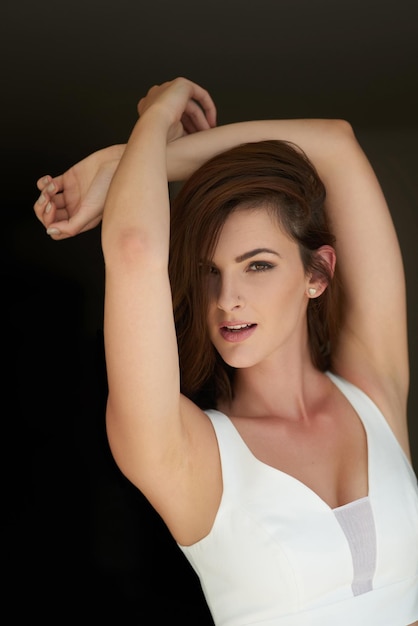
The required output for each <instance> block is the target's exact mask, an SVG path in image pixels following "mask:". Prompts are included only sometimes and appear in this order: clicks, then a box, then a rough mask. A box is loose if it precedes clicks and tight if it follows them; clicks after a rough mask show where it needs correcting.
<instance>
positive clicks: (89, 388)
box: [0, 0, 418, 626]
mask: <svg viewBox="0 0 418 626" xmlns="http://www.w3.org/2000/svg"><path fill="white" fill-rule="evenodd" d="M416 6H417V5H416V2H415V0H397V2H395V1H394V0H391V1H390V2H388V3H387V2H386V3H383V2H381V0H372V1H370V0H342V1H338V2H335V0H317V1H315V2H313V1H312V0H258V1H257V2H245V1H244V2H243V1H242V0H241V1H238V0H212V2H210V3H199V2H196V1H192V0H176V1H175V2H170V1H169V0H167V1H165V2H164V1H162V0H153V1H152V2H150V1H148V2H144V1H141V0H137V1H134V0H118V2H111V1H108V2H103V0H102V1H99V0H83V1H82V0H72V1H67V2H62V1H60V0H56V1H54V2H53V1H52V0H38V1H37V2H32V1H31V0H20V1H10V0H6V1H5V2H4V3H3V5H2V7H3V9H2V19H1V23H0V46H1V50H0V52H1V55H0V58H1V84H2V89H1V99H0V107H1V124H2V128H1V139H2V166H1V169H0V171H1V172H2V183H3V184H2V192H3V194H2V196H3V197H2V204H1V207H2V214H1V215H2V216H1V229H2V230H1V232H2V246H1V253H2V257H1V266H0V268H1V278H2V306H1V311H2V316H3V318H2V321H3V323H2V326H1V329H2V340H3V341H2V345H3V346H4V349H3V351H2V354H3V356H4V358H3V374H2V381H3V385H2V389H3V393H2V397H3V402H2V423H3V437H2V451H3V455H2V456H3V458H4V460H5V463H4V472H3V477H4V479H3V492H4V497H3V503H4V510H5V515H4V519H5V521H6V527H5V533H4V535H3V536H4V553H5V557H6V558H4V559H3V560H2V562H3V564H4V573H5V575H6V580H7V586H6V593H4V596H5V599H6V603H7V600H8V599H9V600H10V610H11V613H10V615H11V618H10V619H9V623H18V622H19V623H20V622H21V621H22V619H23V618H24V617H25V616H26V615H27V614H30V615H31V616H32V617H38V618H39V619H41V620H43V621H44V623H50V622H51V623H54V624H57V623H61V622H62V621H64V619H67V618H71V619H78V618H80V620H81V619H90V618H91V619H93V617H94V618H95V619H100V620H101V621H102V622H103V623H107V622H109V623H111V622H116V623H117V624H118V625H120V626H124V625H128V624H145V623H146V624H167V623H172V622H174V621H175V620H178V621H180V623H182V624H183V625H186V624H194V625H196V624H199V625H204V624H210V623H211V622H210V618H209V616H208V613H207V611H206V608H205V605H204V602H203V600H202V597H201V594H200V590H199V586H198V584H197V581H196V578H195V577H194V574H193V573H192V572H191V570H190V568H189V567H188V566H187V565H186V564H185V562H184V560H183V557H182V555H180V553H179V551H178V550H177V548H176V547H175V545H174V544H173V542H172V541H171V539H170V538H169V536H168V534H167V532H166V530H165V527H164V525H163V524H162V523H161V520H160V519H159V518H158V516H157V515H156V514H155V513H154V512H153V511H152V510H151V509H150V507H149V506H148V505H147V503H146V502H145V501H144V499H143V498H142V497H141V495H140V494H138V492H136V491H135V490H134V489H133V488H132V486H131V485H130V484H129V483H127V481H126V480H124V479H123V477H122V476H121V475H120V473H119V472H118V470H117V469H116V467H115V466H114V463H113V461H112V459H111V456H110V454H109V450H108V448H107V443H106V438H105V434H104V422H103V410H104V398H105V392H106V388H105V376H104V366H103V354H102V303H103V266H102V257H101V251H100V240H99V231H98V230H96V231H94V232H89V233H86V234H84V235H82V236H80V237H78V238H76V239H74V240H67V241H63V242H53V241H51V240H49V238H48V237H47V236H46V235H45V233H44V231H43V228H42V227H41V226H40V225H39V223H38V222H37V221H36V219H35V217H34V214H33V211H32V205H33V203H34V201H35V199H36V197H37V190H36V187H35V181H36V179H37V178H38V177H39V176H41V175H42V174H44V173H51V174H53V175H54V174H57V173H60V172H62V171H63V170H64V169H66V168H67V167H68V166H70V165H72V164H73V163H74V162H75V161H77V160H79V159H80V158H82V157H83V156H85V155H87V154H88V153H90V152H91V151H93V150H95V149H97V148H100V147H102V146H105V145H108V144H110V143H113V142H123V141H125V140H126V138H127V137H128V134H129V131H130V129H131V126H132V124H133V122H134V120H135V119H136V103H137V100H138V99H139V97H140V96H141V95H142V94H143V93H144V91H145V90H146V89H147V88H148V87H149V86H150V85H151V84H154V83H157V82H161V81H163V80H168V79H171V78H174V77H175V76H177V75H184V76H187V77H189V78H192V79H194V80H196V81H197V82H199V83H201V84H203V85H204V86H206V87H207V88H208V89H209V91H210V92H211V93H212V95H213V96H214V99H215V101H216V103H217V105H218V108H219V122H220V123H225V122H229V121H238V120H243V119H249V118H256V117H260V118H261V117H265V118H269V117H300V116H306V117H313V116H318V117H342V118H346V119H348V120H349V121H350V122H351V123H352V124H353V126H354V128H355V130H356V132H357V135H358V137H359V139H360V141H361V143H362V145H363V147H364V148H365V150H366V152H367V154H368V155H369V157H370V159H371V161H372V163H373V165H374V167H375V169H376V171H377V174H378V176H379V178H380V181H381V184H382V186H383V188H384V191H385V193H386V195H387V198H388V201H389V204H390V207H391V211H392V214H393V218H394V221H395V224H396V227H397V229H398V234H399V238H400V241H401V244H402V248H403V251H404V260H405V269H406V276H407V283H408V288H409V301H408V313H409V322H410V351H411V396H410V410H409V415H410V424H411V444H412V451H413V459H414V465H415V467H417V466H418V434H417V425H416V424H417V421H416V416H417V413H418V345H417V342H418V339H417V325H416V319H417V310H418V302H417V290H416V286H417V269H416V266H417V253H416V242H417V241H418V237H417V235H418V228H417V226H418V218H417V209H418V183H417V179H418V167H417V166H418V156H417V138H418V132H417V126H418V115H417V111H418V106H417V105H418V87H417V75H418V72H417V70H418V33H417V26H416V24H417V9H416ZM388 297H390V294H388ZM393 323H396V320H394V321H393ZM149 611H151V613H150V615H151V617H150V616H149V615H148V616H147V617H145V616H146V615H147V613H148V612H149Z"/></svg>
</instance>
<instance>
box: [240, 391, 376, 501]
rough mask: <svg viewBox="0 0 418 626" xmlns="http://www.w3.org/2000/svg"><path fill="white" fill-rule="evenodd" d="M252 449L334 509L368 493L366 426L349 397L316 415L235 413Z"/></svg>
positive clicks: (243, 435)
mask: <svg viewBox="0 0 418 626" xmlns="http://www.w3.org/2000/svg"><path fill="white" fill-rule="evenodd" d="M232 421H233V423H234V425H235V427H236V428H237V430H238V432H239V434H240V435H241V437H242V439H243V440H244V442H245V444H246V445H247V447H248V448H249V449H250V451H251V452H252V454H253V455H254V456H255V457H256V458H257V459H258V460H259V461H261V462H262V463H264V464H266V465H269V466H271V467H273V468H275V469H278V470H280V471H282V472H284V473H286V474H288V475H290V476H292V477H293V478H296V479H297V480H299V481H300V482H301V483H303V484H304V485H306V486H307V487H308V488H309V489H311V490H312V491H314V492H315V493H316V494H317V495H318V496H319V497H320V498H321V499H322V500H324V501H325V502H326V503H327V504H328V505H329V506H330V507H331V508H336V507H338V506H342V505H343V504H346V503H348V502H352V501H354V500H357V499H359V498H362V497H364V496H366V495H367V493H368V471H367V468H368V458H367V456H368V455H367V438H366V433H365V430H364V426H363V424H362V422H361V420H360V418H359V417H358V415H357V414H356V412H355V411H354V409H353V408H352V407H351V405H350V404H349V403H348V402H346V401H345V400H344V399H342V400H339V399H337V400H336V401H333V402H331V403H330V404H329V406H327V407H326V410H325V411H323V412H321V413H318V414H316V415H315V416H313V417H312V418H311V419H301V420H289V419H286V418H281V417H277V416H276V417H271V416H267V417H260V418H252V419H248V418H244V419H243V418H232Z"/></svg>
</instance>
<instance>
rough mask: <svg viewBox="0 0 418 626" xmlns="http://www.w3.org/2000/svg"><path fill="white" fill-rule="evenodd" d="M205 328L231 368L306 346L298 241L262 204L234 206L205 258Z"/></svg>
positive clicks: (304, 280)
mask: <svg viewBox="0 0 418 626" xmlns="http://www.w3.org/2000/svg"><path fill="white" fill-rule="evenodd" d="M203 265H204V271H205V272H206V274H205V276H206V280H207V289H208V293H209V307H208V316H207V322H208V330H209V334H210V338H211V341H212V343H213V344H214V346H215V348H216V349H217V351H218V352H219V354H220V355H221V356H222V358H223V359H224V361H225V362H226V363H228V364H229V365H231V366H232V367H237V368H242V367H251V366H253V365H256V364H258V363H261V362H262V361H264V360H266V359H269V358H272V357H273V358H274V357H275V355H282V356H283V357H286V354H289V350H290V351H293V350H294V349H297V348H300V347H301V346H302V345H303V346H304V345H306V341H307V329H306V308H307V302H308V297H307V295H306V291H307V288H308V284H309V277H308V276H306V275H305V272H304V268H303V265H302V260H301V258H300V253H299V248H298V245H297V244H296V243H295V242H294V241H292V240H291V239H290V238H289V237H288V235H286V234H285V233H284V231H283V230H282V229H281V228H280V226H279V224H278V222H277V221H276V220H275V218H274V217H273V216H272V214H271V213H270V212H269V211H268V210H266V209H264V208H257V209H237V210H235V211H234V212H233V213H232V214H231V215H230V216H229V217H228V219H227V221H226V222H225V224H224V226H223V228H222V231H221V234H220V238H219V242H218V244H217V246H216V249H215V253H214V255H213V258H212V259H211V261H209V262H208V263H204V264H203Z"/></svg>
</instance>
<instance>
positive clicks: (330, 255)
mask: <svg viewBox="0 0 418 626" xmlns="http://www.w3.org/2000/svg"><path fill="white" fill-rule="evenodd" d="M315 255H316V257H317V262H316V265H320V266H322V267H326V268H328V273H329V275H330V276H331V277H332V276H334V272H335V264H336V261H337V255H336V254H335V250H334V248H333V247H332V246H321V247H320V248H318V249H317V250H316V251H315ZM327 287H328V279H327V277H326V274H325V272H322V271H320V270H319V269H314V270H313V271H312V272H311V273H310V274H309V275H308V280H307V285H306V293H307V295H308V297H309V298H317V297H318V296H320V295H321V294H322V293H324V291H325V289H326V288H327Z"/></svg>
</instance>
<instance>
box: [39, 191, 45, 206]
mask: <svg viewBox="0 0 418 626" xmlns="http://www.w3.org/2000/svg"><path fill="white" fill-rule="evenodd" d="M45 200H46V198H45V196H44V194H43V193H41V195H40V196H39V198H38V203H39V204H43V203H44V202H45Z"/></svg>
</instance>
